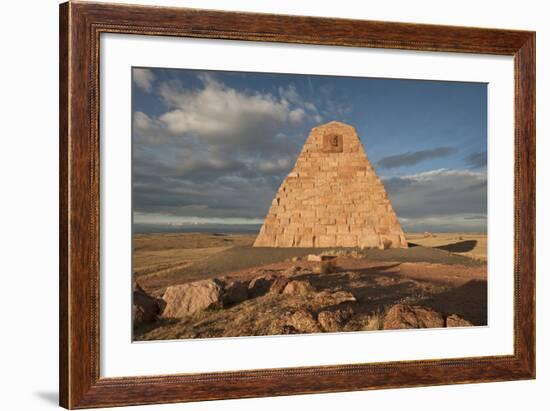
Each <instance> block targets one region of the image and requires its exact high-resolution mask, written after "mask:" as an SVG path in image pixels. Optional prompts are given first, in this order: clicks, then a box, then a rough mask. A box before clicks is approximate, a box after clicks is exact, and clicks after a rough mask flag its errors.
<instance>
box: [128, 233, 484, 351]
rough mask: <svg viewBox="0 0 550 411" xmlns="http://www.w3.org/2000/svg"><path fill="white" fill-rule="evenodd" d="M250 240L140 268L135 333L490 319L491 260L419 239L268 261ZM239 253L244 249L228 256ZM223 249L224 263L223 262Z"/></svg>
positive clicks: (259, 331) (151, 335)
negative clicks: (180, 262)
mask: <svg viewBox="0 0 550 411" xmlns="http://www.w3.org/2000/svg"><path fill="white" fill-rule="evenodd" d="M218 240H219V239H218ZM221 245H222V246H223V243H222V244H221ZM242 247H245V245H243V244H239V245H238V246H235V247H225V248H223V250H218V251H216V253H215V254H213V255H212V256H211V258H209V259H206V260H205V259H199V260H197V261H195V262H194V263H190V264H189V265H188V268H187V270H186V273H187V275H185V276H181V275H178V274H177V273H176V274H174V273H172V275H169V276H160V275H156V276H155V275H151V274H147V273H146V274H141V275H137V274H136V275H135V276H134V278H135V286H134V338H135V339H136V340H159V339H181V338H210V337H234V336H251V335H276V334H294V333H320V332H343V331H363V330H381V329H400V328H433V327H450V326H472V325H476V326H481V325H486V324H487V281H486V279H487V269H486V264H485V263H483V262H481V261H479V260H478V259H475V260H474V259H471V258H467V257H464V256H460V255H457V254H454V253H451V252H449V251H446V250H441V249H434V248H427V247H420V246H419V247H411V248H409V249H405V250H364V251H360V250H349V249H338V250H323V251H320V250H318V249H317V250H316V252H317V253H315V254H305V253H306V252H310V251H311V250H301V251H300V252H299V253H298V255H294V256H293V257H288V256H286V255H284V254H285V251H284V250H279V251H278V252H279V253H280V254H281V255H278V254H277V255H276V256H275V257H272V258H271V261H270V259H269V258H267V257H266V255H267V254H266V255H263V254H262V249H256V251H254V252H255V253H256V254H254V252H252V253H243V252H242ZM239 250H240V251H239ZM269 252H271V253H273V252H274V249H271V250H270V251H269ZM294 252H296V249H294ZM235 253H240V255H241V258H240V259H227V258H224V256H225V257H227V256H228V255H229V256H231V255H233V254H235ZM247 254H248V255H247ZM270 255H271V254H270ZM377 257H378V258H377ZM218 259H219V260H220V264H222V262H223V261H225V262H226V267H225V268H226V269H225V271H223V270H219V271H218V270H217V264H218V263H217V261H218ZM258 259H259V260H260V261H261V262H263V264H262V263H260V264H258V261H257V260H258ZM273 260H275V261H273ZM321 260H322V261H321ZM205 261H209V262H210V263H209V264H210V265H208V264H206V263H205ZM228 262H229V264H228ZM166 277H168V278H169V280H166Z"/></svg>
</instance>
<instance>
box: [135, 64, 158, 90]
mask: <svg viewBox="0 0 550 411" xmlns="http://www.w3.org/2000/svg"><path fill="white" fill-rule="evenodd" d="M133 75H134V76H133V78H134V83H136V86H138V87H139V88H141V89H142V90H143V91H146V92H147V93H150V92H151V91H152V90H153V82H154V81H155V75H154V74H153V72H152V71H151V70H149V69H143V68H135V69H134V71H133Z"/></svg>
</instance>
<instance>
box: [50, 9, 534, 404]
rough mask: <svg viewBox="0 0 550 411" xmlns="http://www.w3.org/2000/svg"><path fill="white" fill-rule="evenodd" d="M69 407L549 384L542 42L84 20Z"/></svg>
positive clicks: (64, 324)
mask: <svg viewBox="0 0 550 411" xmlns="http://www.w3.org/2000/svg"><path fill="white" fill-rule="evenodd" d="M60 80H61V81H60V104H61V107H60V150H61V155H60V187H61V190H60V222H61V223H60V224H61V225H60V233H61V235H60V299H61V300H60V403H61V405H62V406H64V407H66V408H93V407H103V406H122V405H134V404H151V403H169V402H183V401H201V400H209V399H224V398H245V397H258V396H272V395H290V394H302V393H316V392H336V391H352V390H367V389H379V388H399V387H411V386H423V385H441V384H461V383H469V382H489V381H504V380H516V379H529V378H534V377H535V300H534V296H535V241H534V238H535V33H533V32H527V31H515V30H495V29H481V28H466V27H450V26H433V25H419V24H405V23H389V22H374V21H359V20H343V19H331V18H312V17H299V16H278V15H267V14H251V13H231V12H218V11H204V10H195V9H184V8H164V7H149V6H132V5H111V4H94V3H85V2H83V3H81V2H69V3H65V4H62V5H61V6H60Z"/></svg>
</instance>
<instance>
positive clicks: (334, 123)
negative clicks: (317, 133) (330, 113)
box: [317, 120, 354, 128]
mask: <svg viewBox="0 0 550 411" xmlns="http://www.w3.org/2000/svg"><path fill="white" fill-rule="evenodd" d="M328 126H344V127H351V128H354V127H353V126H352V125H351V124H346V123H344V122H342V121H336V120H332V121H329V122H328V123H324V124H319V125H318V126H317V128H324V127H328Z"/></svg>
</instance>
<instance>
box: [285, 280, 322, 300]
mask: <svg viewBox="0 0 550 411" xmlns="http://www.w3.org/2000/svg"><path fill="white" fill-rule="evenodd" d="M313 292H315V290H314V289H313V287H312V286H311V284H310V283H309V282H307V281H304V280H292V281H289V282H288V284H286V286H285V287H284V289H283V294H289V295H297V296H304V295H308V294H311V293H313Z"/></svg>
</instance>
